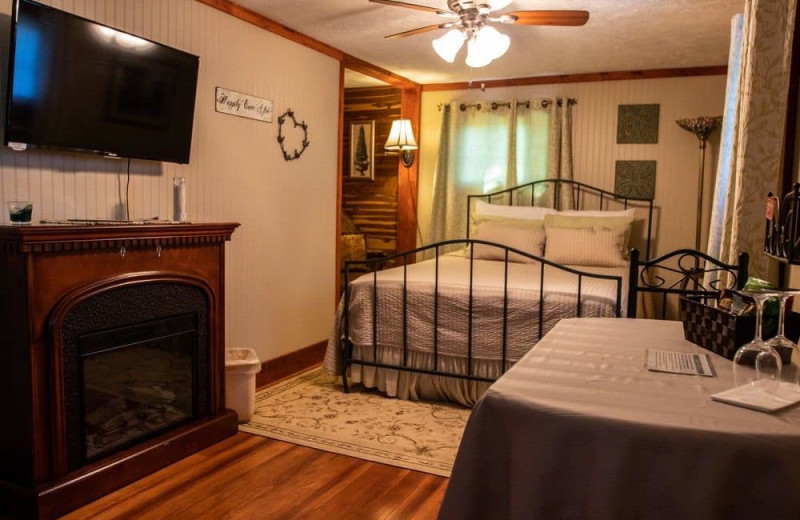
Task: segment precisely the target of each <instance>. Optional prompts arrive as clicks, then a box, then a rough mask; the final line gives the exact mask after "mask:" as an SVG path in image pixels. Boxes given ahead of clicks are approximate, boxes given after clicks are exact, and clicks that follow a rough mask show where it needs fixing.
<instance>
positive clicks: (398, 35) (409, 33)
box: [384, 24, 444, 40]
mask: <svg viewBox="0 0 800 520" xmlns="http://www.w3.org/2000/svg"><path fill="white" fill-rule="evenodd" d="M443 25H444V24H443ZM443 25H426V26H425V27H417V28H416V29H411V30H410V31H403V32H399V33H396V34H390V35H389V36H384V38H385V39H387V40H393V39H396V38H405V37H406V36H414V35H415V34H422V33H426V32H428V31H434V30H436V29H442V28H443Z"/></svg>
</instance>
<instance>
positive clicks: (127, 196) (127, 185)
mask: <svg viewBox="0 0 800 520" xmlns="http://www.w3.org/2000/svg"><path fill="white" fill-rule="evenodd" d="M130 219H131V158H130V157H128V178H127V181H126V182H125V220H130Z"/></svg>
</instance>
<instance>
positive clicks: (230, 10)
mask: <svg viewBox="0 0 800 520" xmlns="http://www.w3.org/2000/svg"><path fill="white" fill-rule="evenodd" d="M197 1H198V2H200V3H201V4H205V5H207V6H209V7H213V8H214V9H217V10H218V11H222V12H223V13H226V14H229V15H231V16H233V17H234V18H238V19H240V20H243V21H245V22H247V23H250V24H253V25H255V26H256V27H260V28H262V29H265V30H267V31H269V32H271V33H274V34H277V35H278V36H281V37H283V38H286V39H287V40H291V41H293V42H295V43H299V44H300V45H304V46H306V47H308V48H309V49H313V50H315V51H317V52H320V53H322V54H325V55H326V56H330V57H331V58H333V59H335V60H338V61H339V62H340V63H341V64H342V65H343V66H344V67H346V68H348V69H351V70H354V71H356V72H361V73H362V74H366V75H367V76H371V77H373V78H376V79H379V80H381V81H385V82H386V83H388V84H389V85H393V86H396V87H415V86H419V84H418V83H416V82H414V81H411V80H410V79H408V78H404V77H403V76H400V75H399V74H395V73H394V72H391V71H389V70H386V69H384V68H381V67H378V66H377V65H373V64H371V63H369V62H366V61H364V60H362V59H360V58H356V57H355V56H351V55H349V54H347V53H345V52H342V51H340V50H339V49H337V48H335V47H331V46H330V45H328V44H327V43H323V42H321V41H319V40H316V39H314V38H312V37H311V36H308V35H305V34H303V33H301V32H298V31H295V30H294V29H292V28H291V27H287V26H285V25H283V24H281V23H278V22H276V21H275V20H272V19H270V18H267V17H266V16H264V15H261V14H258V13H256V12H255V11H251V10H250V9H247V8H245V7H242V6H240V5H237V4H235V3H233V2H231V1H230V0H197Z"/></svg>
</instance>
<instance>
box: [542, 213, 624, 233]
mask: <svg viewBox="0 0 800 520" xmlns="http://www.w3.org/2000/svg"><path fill="white" fill-rule="evenodd" d="M631 224H633V217H628V216H602V217H592V216H588V215H564V214H563V212H562V213H558V214H555V215H547V216H546V217H544V225H545V227H561V228H594V227H597V228H609V229H611V228H621V227H624V228H630V227H631Z"/></svg>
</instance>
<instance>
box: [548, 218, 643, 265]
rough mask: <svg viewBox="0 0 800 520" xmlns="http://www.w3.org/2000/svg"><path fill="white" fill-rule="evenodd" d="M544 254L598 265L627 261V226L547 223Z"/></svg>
mask: <svg viewBox="0 0 800 520" xmlns="http://www.w3.org/2000/svg"><path fill="white" fill-rule="evenodd" d="M545 234H546V237H547V247H546V248H545V254H544V257H545V258H546V259H548V260H552V261H553V262H558V263H559V264H570V265H586V266H596V267H620V266H625V265H627V261H626V259H625V253H626V251H627V235H628V230H627V228H620V227H618V228H598V227H582V228H569V227H545Z"/></svg>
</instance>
